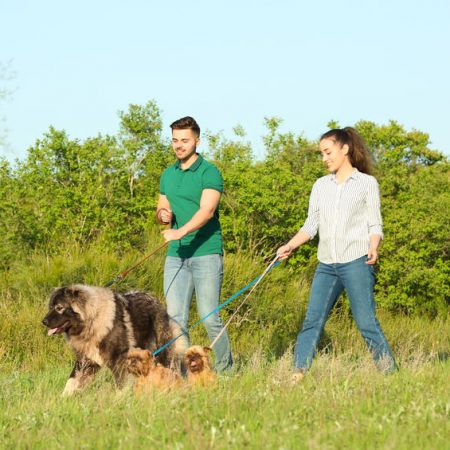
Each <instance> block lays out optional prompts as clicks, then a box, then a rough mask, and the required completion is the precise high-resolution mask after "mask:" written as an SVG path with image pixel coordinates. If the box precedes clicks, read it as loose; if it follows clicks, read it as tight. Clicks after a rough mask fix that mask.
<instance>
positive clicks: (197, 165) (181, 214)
mask: <svg viewBox="0 0 450 450" xmlns="http://www.w3.org/2000/svg"><path fill="white" fill-rule="evenodd" d="M203 189H215V190H216V191H219V192H220V193H222V192H223V181H222V175H221V174H220V172H219V170H218V169H217V167H216V166H215V165H214V164H211V163H209V162H208V161H205V160H204V159H203V158H202V156H201V155H198V158H197V159H196V161H195V162H194V164H192V165H191V166H190V167H189V168H188V169H186V170H183V169H181V167H180V161H177V162H176V163H175V164H173V165H172V166H170V167H168V168H167V169H166V170H165V171H164V172H163V174H162V175H161V179H160V193H161V194H162V195H165V196H166V197H167V199H168V200H169V203H170V207H171V209H172V213H173V219H172V228H174V229H178V228H181V227H182V226H183V225H184V224H185V223H186V222H189V220H191V218H192V216H193V215H194V214H195V213H196V212H197V211H198V210H199V209H200V198H201V196H202V192H203ZM215 253H219V254H222V253H223V246H222V230H221V228H220V223H219V211H218V209H216V211H215V212H214V216H213V217H212V218H211V219H210V220H209V222H208V223H206V224H205V225H203V227H201V228H200V229H199V230H197V231H193V232H192V233H189V234H188V235H186V236H185V237H184V238H183V239H181V240H179V241H170V244H169V250H168V251H167V255H169V256H178V257H180V258H190V257H191V256H204V255H213V254H215Z"/></svg>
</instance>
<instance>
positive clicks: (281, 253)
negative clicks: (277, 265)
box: [277, 244, 293, 259]
mask: <svg viewBox="0 0 450 450" xmlns="http://www.w3.org/2000/svg"><path fill="white" fill-rule="evenodd" d="M292 250H293V248H292V247H291V246H290V245H289V244H286V245H282V246H281V247H280V248H279V249H278V250H277V255H278V259H287V258H289V256H291V253H292Z"/></svg>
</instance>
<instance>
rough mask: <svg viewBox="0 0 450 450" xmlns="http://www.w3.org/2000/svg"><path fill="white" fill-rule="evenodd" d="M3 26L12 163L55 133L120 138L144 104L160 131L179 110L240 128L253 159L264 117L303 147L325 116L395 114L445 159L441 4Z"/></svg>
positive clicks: (445, 58) (8, 18) (254, 8)
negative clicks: (155, 110) (128, 113)
mask: <svg viewBox="0 0 450 450" xmlns="http://www.w3.org/2000/svg"><path fill="white" fill-rule="evenodd" d="M0 18H1V19H0V23H1V27H0V41H1V43H2V45H1V51H0V61H1V62H6V61H9V60H12V69H13V70H14V71H15V72H16V77H15V79H14V80H13V81H11V82H8V83H6V84H7V86H9V87H12V88H14V87H16V88H17V90H16V91H15V93H14V95H13V97H12V99H11V100H10V101H8V102H2V104H1V110H0V114H1V115H4V116H5V117H6V123H5V124H4V126H6V127H7V128H8V129H9V132H8V140H9V148H8V149H6V150H5V149H2V153H3V154H4V155H5V154H6V155H7V157H8V158H10V159H12V158H14V157H23V156H24V155H25V154H26V149H27V147H28V146H30V145H31V144H32V143H33V142H34V141H35V140H36V139H37V138H39V137H41V136H42V135H43V133H44V132H45V131H46V130H47V129H48V127H49V126H50V125H53V126H55V127H56V128H58V129H65V130H66V131H67V132H68V133H69V136H70V137H72V138H80V139H84V138H86V137H88V136H95V135H97V134H98V133H99V132H100V133H103V134H104V133H110V134H114V133H116V131H117V128H118V122H119V120H118V116H117V112H118V111H119V110H126V109H127V107H128V104H130V103H138V104H145V103H146V102H147V101H148V100H150V99H154V100H156V102H157V104H158V105H159V107H160V108H161V109H162V111H163V119H164V123H165V126H166V130H167V131H166V134H167V135H169V132H168V125H169V124H170V123H171V122H172V121H173V120H175V119H177V118H179V117H182V116H184V115H192V116H194V117H195V118H196V119H197V120H198V122H199V124H200V126H201V127H202V130H205V129H208V130H210V131H213V132H216V131H219V130H223V131H224V133H225V135H226V136H229V137H231V136H232V128H233V126H235V125H236V124H241V125H242V126H243V127H244V128H245V129H246V131H247V138H248V139H249V140H251V141H252V143H253V148H254V150H255V153H256V154H261V151H262V140H261V136H262V135H263V133H264V126H263V122H264V116H279V117H281V118H283V119H284V124H283V127H282V131H293V132H295V133H304V135H305V136H306V137H307V138H309V139H316V138H317V137H318V136H319V135H320V134H321V133H322V132H324V131H325V130H326V123H327V122H328V121H329V120H330V119H335V120H337V121H339V123H340V124H341V125H342V126H344V125H350V124H353V123H355V122H356V121H358V120H360V119H365V120H371V121H374V122H376V123H379V124H382V123H386V122H387V121H388V120H389V119H394V120H397V121H398V122H400V123H401V124H403V125H404V126H405V127H406V128H407V129H409V130H410V129H412V128H416V129H419V130H421V131H425V132H427V133H429V134H430V138H431V141H432V148H435V149H438V150H441V151H443V152H444V153H446V154H450V144H449V138H448V134H449V133H448V122H449V120H450V31H449V30H450V26H449V22H450V1H448V0H429V1H422V0H420V1H419V0H408V1H407V0H370V1H369V0H367V1H364V0H341V1H332V0H324V1H320V0H318V1H315V2H311V1H308V2H306V1H301V0H296V1H294V0H287V1H283V0H278V1H275V0H259V1H256V0H247V1H246V0H240V1H237V0H228V1H213V0H209V1H206V0H199V1H190V2H188V1H183V2H182V1H179V0H173V1H167V2H164V1H161V0H159V1H151V0H145V1H144V0H129V1H127V2H125V1H117V0H108V1H103V0H98V1H95V0H90V1H86V0H78V1H76V2H65V1H61V0H40V1H31V0H14V1H13V0H10V1H6V0H0ZM2 84H3V85H5V83H4V82H3V83H2Z"/></svg>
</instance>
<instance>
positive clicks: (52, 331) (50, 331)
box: [47, 320, 70, 336]
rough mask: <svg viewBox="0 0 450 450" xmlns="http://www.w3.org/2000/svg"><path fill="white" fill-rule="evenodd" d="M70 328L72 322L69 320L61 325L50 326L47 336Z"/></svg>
mask: <svg viewBox="0 0 450 450" xmlns="http://www.w3.org/2000/svg"><path fill="white" fill-rule="evenodd" d="M69 328H70V322H69V321H68V320H67V321H66V322H64V323H63V324H62V325H61V326H60V327H56V328H50V329H49V330H48V331H47V336H52V335H54V334H58V333H62V332H64V331H67V330H68V329H69Z"/></svg>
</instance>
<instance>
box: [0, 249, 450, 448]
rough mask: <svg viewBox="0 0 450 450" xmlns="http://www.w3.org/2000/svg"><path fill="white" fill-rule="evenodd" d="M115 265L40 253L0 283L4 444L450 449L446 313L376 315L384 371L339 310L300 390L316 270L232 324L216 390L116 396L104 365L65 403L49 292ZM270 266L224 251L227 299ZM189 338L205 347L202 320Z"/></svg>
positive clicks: (61, 349)
mask: <svg viewBox="0 0 450 450" xmlns="http://www.w3.org/2000/svg"><path fill="white" fill-rule="evenodd" d="M133 259H135V255H130V256H129V261H130V262H131V261H133ZM120 264H121V265H122V267H127V266H128V265H129V264H128V262H127V261H125V262H124V261H118V260H117V259H116V258H115V257H114V256H111V255H105V256H103V259H102V258H101V257H99V255H98V254H93V255H89V254H87V255H86V254H84V255H77V254H76V252H72V253H71V255H70V257H66V258H64V257H60V258H53V259H49V258H46V257H44V256H42V255H36V256H32V257H31V258H30V260H29V261H27V262H26V263H23V264H22V266H20V267H16V268H15V270H11V271H10V272H9V273H8V274H7V276H6V277H4V278H3V279H0V448H1V449H41V448H42V449H44V448H45V449H59V448H61V449H81V448H87V449H104V448H105V449H109V448H111V449H113V448H114V449H115V448H119V449H140V448H142V449H144V448H145V449H209V448H211V449H227V448H232V449H261V448H267V449H321V450H322V449H408V450H409V449H433V450H434V449H436V450H439V449H449V448H450V358H449V356H450V320H449V318H448V317H440V318H437V319H434V320H430V319H428V318H426V317H406V316H401V315H393V314H390V313H388V312H385V311H380V312H379V319H380V322H381V325H382V327H383V330H384V331H385V334H386V336H387V338H388V341H389V343H390V345H391V347H392V350H393V353H394V355H395V357H396V359H397V362H398V364H399V367H400V370H399V371H398V372H397V373H395V374H392V375H389V376H383V375H381V374H379V373H378V372H377V371H376V369H375V368H374V365H373V362H372V360H371V358H370V356H369V355H368V352H367V349H366V348H365V345H364V342H363V340H362V338H361V337H360V336H359V333H358V331H357V330H356V327H355V325H354V323H353V321H352V319H351V317H350V315H349V313H348V310H347V309H346V308H345V307H338V308H337V310H336V311H334V312H333V314H332V315H331V317H330V320H329V321H328V323H327V326H326V329H325V334H324V337H323V339H322V341H321V344H320V352H319V355H318V357H317V358H316V360H315V361H314V364H313V366H312V369H311V371H310V372H309V373H308V375H307V377H306V379H305V380H304V382H303V383H301V384H299V385H296V386H292V385H291V383H290V375H291V367H292V348H291V346H292V343H293V342H294V340H295V336H296V333H297V331H298V327H299V324H300V322H301V320H302V318H303V316H304V312H305V306H306V298H307V293H308V283H307V279H308V277H306V276H305V277H301V276H296V277H293V276H292V275H291V274H290V273H289V272H288V271H286V270H278V269H277V270H276V271H275V270H274V272H273V273H271V274H270V275H268V278H267V282H266V283H265V284H264V285H262V286H261V288H260V289H258V292H255V297H254V298H253V299H252V300H251V303H249V305H248V306H246V307H245V308H244V309H243V313H242V315H240V316H239V318H238V320H237V321H236V322H235V323H233V324H232V326H231V328H230V337H231V341H232V347H233V352H234V356H235V360H236V364H235V371H234V373H233V374H231V375H229V376H226V377H223V378H220V380H219V386H218V387H217V388H215V389H198V390H194V391H189V390H187V389H183V390H180V391H176V392H171V393H161V392H154V393H152V394H150V395H148V396H144V397H139V398H137V397H135V395H134V394H133V389H132V387H131V385H130V384H128V385H127V387H126V388H125V389H124V390H122V391H117V390H115V389H114V387H113V384H112V380H111V377H110V375H109V374H108V372H107V371H103V372H102V373H101V374H100V375H99V376H98V377H97V378H96V379H95V380H94V382H93V383H92V384H91V385H90V386H89V387H88V388H87V389H86V390H85V391H84V392H83V393H81V394H79V395H76V396H74V397H71V398H62V397H61V395H60V394H61V391H62V389H63V387H64V384H65V381H66V379H67V377H68V375H69V373H70V371H71V363H72V359H73V356H72V354H71V352H70V350H69V349H68V346H67V345H66V344H65V342H64V340H63V339H62V337H61V336H53V337H47V336H46V333H45V330H44V327H43V326H42V325H41V323H40V321H41V319H42V317H43V315H44V314H45V310H46V297H47V296H48V292H49V290H50V288H51V287H52V286H57V285H60V284H62V283H66V282H68V281H69V280H70V282H80V281H85V282H87V283H92V284H100V283H101V281H104V280H105V279H107V278H109V277H108V276H107V275H110V274H111V273H112V274H114V273H116V272H117V267H118V266H119V267H120ZM262 269H263V267H262V266H261V265H259V266H258V265H257V264H255V263H254V262H251V261H249V260H245V258H243V257H240V258H238V257H229V258H228V259H227V260H226V272H225V277H226V279H225V283H224V298H227V297H228V296H229V295H231V293H233V292H236V291H237V290H238V289H239V288H240V287H242V286H243V285H245V284H246V283H248V281H250V280H251V279H253V278H254V277H255V276H257V275H258V274H259V273H261V271H262ZM105 274H106V275H105ZM161 274H162V258H159V259H156V260H153V261H152V263H151V264H149V265H148V266H146V267H145V268H144V270H142V271H141V272H137V273H136V274H133V275H132V276H131V277H130V286H153V287H154V289H153V290H155V291H156V292H157V293H160V291H161V285H160V284H161V283H160V280H161ZM308 276H309V275H308ZM231 311H232V308H230V309H226V310H224V311H223V316H224V317H225V318H226V317H227V315H229V314H230V312H231ZM195 319H196V317H195V312H194V311H193V317H192V320H195ZM191 337H192V342H193V343H199V344H207V343H208V342H207V341H206V337H205V333H204V331H203V329H202V328H201V327H199V328H197V329H195V330H194V331H193V333H192V336H191Z"/></svg>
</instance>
